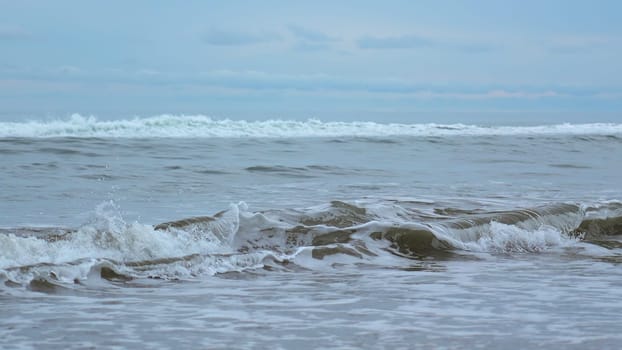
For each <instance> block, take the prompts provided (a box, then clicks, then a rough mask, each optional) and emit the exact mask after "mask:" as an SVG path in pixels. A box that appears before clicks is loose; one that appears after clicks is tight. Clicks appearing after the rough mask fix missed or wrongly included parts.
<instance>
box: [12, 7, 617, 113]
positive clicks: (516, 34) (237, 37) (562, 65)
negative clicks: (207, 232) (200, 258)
mask: <svg viewBox="0 0 622 350" xmlns="http://www.w3.org/2000/svg"><path fill="white" fill-rule="evenodd" d="M0 9H1V10H0V119H2V120H11V121H13V120H21V119H25V118H37V117H48V118H49V117H62V116H65V115H69V114H71V113H80V114H83V115H95V116H98V117H100V118H125V117H128V116H135V115H138V116H151V115H159V114H204V115H209V116H214V117H217V118H231V119H249V120H257V119H276V118H278V119H308V118H317V119H321V120H346V121H347V120H374V121H385V120H386V121H406V122H417V121H426V122H435V121H440V122H444V121H459V122H463V121H478V120H493V119H494V120H501V121H503V120H508V121H512V122H521V121H525V122H529V121H537V120H541V119H543V118H544V119H546V118H549V119H559V120H560V121H571V122H572V121H586V122H596V121H614V122H616V121H620V122H622V63H620V62H622V2H621V1H616V0H612V1H606V0H603V1H598V0H595V1H572V0H570V1H556V0H550V1H546V0H540V1H531V0H523V1H510V0H508V1H499V0H491V1H484V0H470V1H458V0H456V1H414V0H410V1H398V0H393V1H392V0H383V1H366V0H358V1H348V0H343V1H322V0H314V1H273V0H262V1H236V0H229V1H207V0H206V1H182V2H172V1H63V0H58V1H30V0H20V1H8V0H0Z"/></svg>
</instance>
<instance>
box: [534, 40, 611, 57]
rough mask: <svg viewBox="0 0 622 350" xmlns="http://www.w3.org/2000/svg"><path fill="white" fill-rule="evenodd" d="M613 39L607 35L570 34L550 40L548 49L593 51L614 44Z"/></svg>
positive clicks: (560, 52)
mask: <svg viewBox="0 0 622 350" xmlns="http://www.w3.org/2000/svg"><path fill="white" fill-rule="evenodd" d="M612 41H613V40H612V39H610V38H605V37H585V36H570V37H559V38H553V39H551V40H549V42H548V43H546V44H545V46H546V47H547V50H548V51H549V52H552V53H557V54H580V53H592V52H593V51H594V50H599V49H602V48H605V47H607V46H609V45H611V44H612Z"/></svg>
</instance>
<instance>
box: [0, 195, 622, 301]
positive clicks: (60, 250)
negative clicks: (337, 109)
mask: <svg viewBox="0 0 622 350" xmlns="http://www.w3.org/2000/svg"><path fill="white" fill-rule="evenodd" d="M621 236H622V204H620V203H618V202H611V203H605V204H600V205H597V206H585V205H577V204H573V203H557V204H550V205H545V206H538V207H535V208H527V209H515V210H507V211H490V212H484V211H481V210H457V209H452V208H432V209H431V208H427V209H423V208H412V207H409V206H407V205H402V204H400V203H393V202H391V203H371V204H369V203H368V204H362V203H346V202H341V201H333V202H331V203H330V204H327V205H324V206H320V207H313V208H307V209H285V210H272V211H266V212H252V211H249V210H248V208H247V206H246V204H244V203H239V204H232V205H231V206H230V207H229V208H228V209H226V210H224V211H222V212H220V213H217V214H215V215H213V216H202V217H193V218H185V219H181V220H176V221H170V222H165V223H161V224H157V225H149V224H142V223H137V222H134V223H127V222H125V221H124V220H123V218H122V217H121V215H120V214H119V210H118V208H116V206H115V204H114V203H112V202H106V203H103V204H101V205H100V206H98V207H97V208H96V210H95V211H94V213H93V218H92V219H91V220H90V221H89V222H87V223H85V224H84V225H82V226H81V227H78V228H5V229H0V288H1V286H2V285H4V286H5V287H19V286H26V287H28V288H30V289H33V290H47V289H54V288H59V287H61V288H62V287H64V288H74V287H75V286H86V287H89V286H97V285H98V284H101V283H129V282H130V281H132V280H135V279H141V278H157V279H190V278H194V277H196V276H200V275H214V274H220V273H231V272H243V271H256V270H274V269H278V270H287V271H296V269H312V270H313V269H325V268H334V267H335V266H340V265H353V264H354V265H358V264H367V265H373V266H383V267H400V266H404V265H408V266H412V263H413V261H414V262H416V261H420V262H423V261H430V260H436V261H444V260H446V259H454V258H457V259H461V258H464V257H468V256H471V255H472V254H476V255H478V257H480V255H481V254H493V255H494V254H506V255H509V256H511V255H514V254H535V253H540V252H547V251H551V252H554V251H558V252H559V251H560V249H561V251H562V252H563V251H564V249H572V250H573V251H575V253H576V252H577V251H579V252H580V251H584V253H583V254H584V255H583V256H587V257H588V258H595V257H598V258H602V259H603V260H605V261H613V262H616V263H620V262H622V242H621V241H620V237H621ZM406 262H407V263H406Z"/></svg>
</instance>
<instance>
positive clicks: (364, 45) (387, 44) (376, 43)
mask: <svg viewBox="0 0 622 350" xmlns="http://www.w3.org/2000/svg"><path fill="white" fill-rule="evenodd" d="M357 44H358V47H359V48H361V49H416V48H425V47H432V46H435V45H437V43H436V42H435V41H433V40H430V39H428V38H424V37H420V36H416V35H402V36H389V37H373V36H368V37H363V38H361V39H359V40H358V41H357Z"/></svg>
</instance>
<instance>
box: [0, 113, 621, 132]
mask: <svg viewBox="0 0 622 350" xmlns="http://www.w3.org/2000/svg"><path fill="white" fill-rule="evenodd" d="M619 134H622V124H620V123H586V124H570V123H564V124H553V125H537V126H478V125H465V124H436V123H427V124H400V123H377V122H362V121H358V122H323V121H320V120H317V119H308V120H306V121H296V120H264V121H246V120H231V119H213V118H211V117H209V116H205V115H167V114H165V115H158V116H152V117H135V118H133V119H123V120H99V119H98V118H97V117H94V116H83V115H80V114H73V115H72V116H70V117H69V118H66V119H57V120H50V121H37V120H33V121H26V122H2V123H0V137H3V138H8V137H33V138H45V137H114V138H147V137H162V138H165V137H171V138H184V137H188V138H217V137H220V138H241V137H263V138H295V137H385V136H461V135H463V136H496V135H619Z"/></svg>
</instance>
